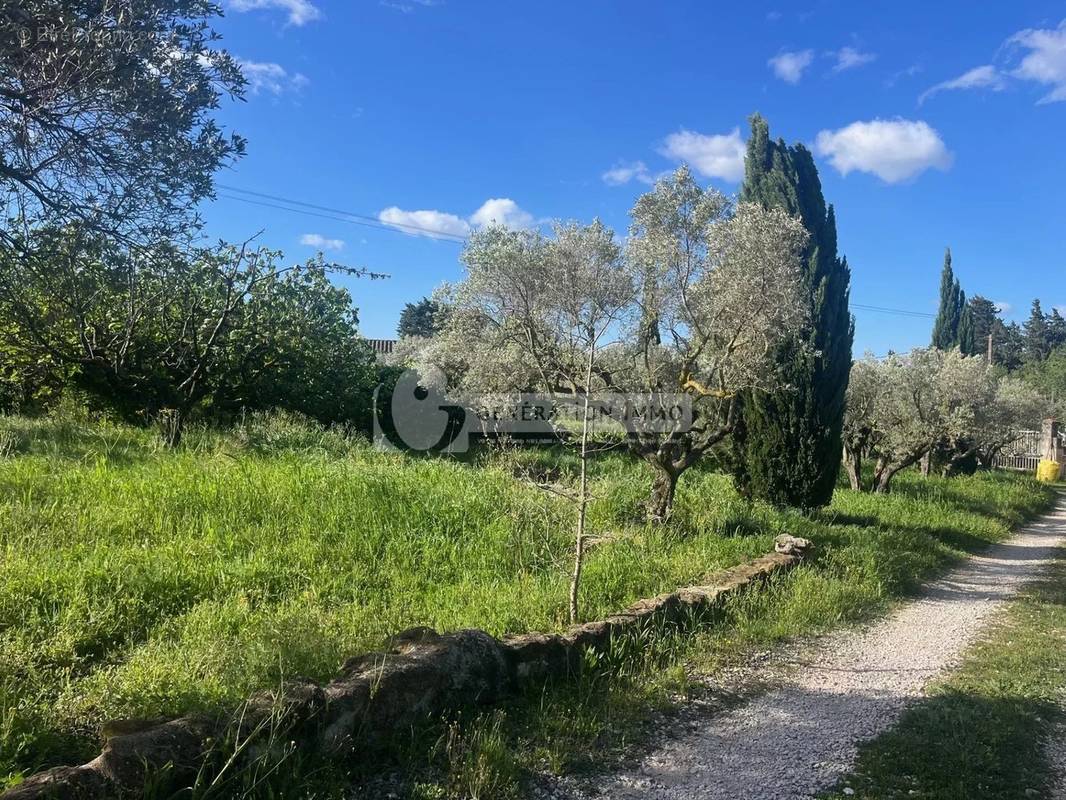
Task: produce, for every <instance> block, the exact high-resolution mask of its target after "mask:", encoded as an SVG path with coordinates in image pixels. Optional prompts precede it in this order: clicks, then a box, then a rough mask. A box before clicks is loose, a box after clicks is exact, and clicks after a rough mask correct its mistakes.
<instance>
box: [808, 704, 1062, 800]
mask: <svg viewBox="0 0 1066 800" xmlns="http://www.w3.org/2000/svg"><path fill="white" fill-rule="evenodd" d="M1057 714H1058V708H1057V707H1056V706H1055V704H1054V703H1051V702H1048V701H1041V700H1034V699H1031V698H1024V697H1010V696H1006V697H995V696H986V695H976V694H971V693H965V692H956V691H951V692H948V693H946V694H943V695H940V696H938V697H934V698H932V699H929V700H926V701H924V702H922V703H920V704H919V705H918V706H916V707H914V708H912V709H910V710H909V711H907V712H905V713H904V715H903V717H902V718H901V719H900V721H899V723H898V724H897V726H896V727H895V728H894V729H893V730H891V731H889V732H888V733H886V734H884V735H882V736H880V737H879V738H877V739H876V740H874V741H873V742H872V743H870V744H867V745H865V746H864V747H862V748H861V749H860V752H859V757H858V761H857V766H856V774H855V775H854V776H853V777H852V778H850V779H848V781H847V782H846V785H847V786H850V787H851V788H852V789H854V790H855V796H858V797H863V798H896V797H914V798H936V800H972V798H978V797H979V798H983V799H984V800H996V799H997V798H1002V799H1003V800H1006V799H1007V798H1023V797H1031V796H1038V797H1042V796H1045V793H1046V791H1047V790H1048V789H1049V787H1050V783H1051V781H1052V773H1051V770H1050V769H1049V767H1048V764H1047V763H1046V759H1045V755H1044V751H1043V747H1042V743H1043V731H1044V728H1045V726H1046V724H1047V721H1048V720H1051V719H1054V718H1055V716H1056V715H1057ZM843 796H845V795H844V794H843V793H841V792H839V791H837V792H832V793H830V794H828V795H827V797H834V798H835V797H843Z"/></svg>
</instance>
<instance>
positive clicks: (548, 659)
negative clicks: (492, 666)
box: [500, 633, 576, 685]
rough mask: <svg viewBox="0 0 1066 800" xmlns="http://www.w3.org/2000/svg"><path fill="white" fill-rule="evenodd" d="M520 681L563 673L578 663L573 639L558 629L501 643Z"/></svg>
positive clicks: (517, 683) (509, 665) (563, 674)
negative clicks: (557, 631)
mask: <svg viewBox="0 0 1066 800" xmlns="http://www.w3.org/2000/svg"><path fill="white" fill-rule="evenodd" d="M500 646H501V647H502V648H503V652H504V656H505V657H506V659H507V664H508V667H509V669H510V673H511V680H512V681H513V682H514V683H515V684H516V685H522V684H524V683H527V682H530V681H539V680H544V679H545V678H558V677H563V676H565V675H567V674H569V673H570V671H571V670H572V669H574V668H575V667H576V664H575V663H574V660H573V656H574V647H573V642H572V641H570V640H567V639H564V638H563V637H562V636H560V635H559V634H557V633H524V634H521V635H518V636H508V637H506V638H505V639H504V640H503V641H502V642H501V643H500Z"/></svg>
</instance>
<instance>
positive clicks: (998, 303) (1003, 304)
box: [992, 300, 1014, 314]
mask: <svg viewBox="0 0 1066 800" xmlns="http://www.w3.org/2000/svg"><path fill="white" fill-rule="evenodd" d="M992 305H994V306H995V307H996V308H998V309H999V313H1000V314H1010V312H1012V311H1013V310H1014V306H1013V305H1012V304H1011V303H1008V302H1007V301H1006V300H993V301H992Z"/></svg>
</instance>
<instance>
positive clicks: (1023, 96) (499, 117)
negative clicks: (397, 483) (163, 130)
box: [203, 0, 1066, 354]
mask: <svg viewBox="0 0 1066 800" xmlns="http://www.w3.org/2000/svg"><path fill="white" fill-rule="evenodd" d="M224 2H225V5H226V9H227V12H226V17H225V18H224V19H223V20H221V21H220V22H219V24H218V25H217V27H218V30H219V31H220V32H221V33H222V34H223V37H224V38H223V45H224V46H225V47H226V48H227V49H229V50H230V51H231V52H232V53H234V54H235V55H236V56H237V57H238V58H240V59H241V60H242V61H244V62H245V64H246V74H247V75H248V76H249V78H250V79H251V91H250V92H249V93H248V97H247V101H246V102H241V103H233V102H227V103H226V104H225V105H224V107H223V109H222V111H221V119H222V121H223V123H224V124H225V125H226V126H228V127H230V128H232V129H234V130H237V131H238V132H240V133H242V134H243V135H244V136H246V137H247V138H248V140H249V144H248V155H247V156H246V157H245V158H244V159H242V160H241V161H240V162H239V163H238V164H237V165H236V166H235V167H234V168H232V169H230V170H226V171H224V172H222V173H221V174H220V175H219V176H218V182H219V184H220V187H219V195H220V196H219V198H218V199H217V200H216V201H215V202H213V203H211V204H208V205H206V206H205V207H204V209H203V214H204V217H205V220H206V222H207V231H208V233H209V234H211V235H212V236H220V237H225V238H227V239H244V238H247V237H248V236H249V235H251V234H253V233H255V232H257V231H259V230H261V229H262V230H263V231H264V232H263V234H262V241H263V242H264V243H266V244H269V245H270V246H272V247H277V248H279V249H282V250H284V251H285V253H286V255H287V256H288V258H289V259H291V260H297V259H299V260H302V259H304V258H306V257H307V256H310V255H312V254H313V253H314V252H315V251H316V250H317V249H320V248H325V249H326V252H327V255H328V256H330V257H332V258H334V259H336V260H338V261H342V262H344V263H347V264H350V265H353V266H366V267H369V268H371V269H373V270H375V271H380V272H387V273H389V274H390V275H391V276H392V277H391V279H390V280H387V281H379V282H373V283H371V282H368V281H351V282H349V285H350V288H351V290H352V294H353V296H354V300H355V303H356V305H357V306H358V307H359V310H360V319H361V327H362V330H363V332H364V334H366V335H367V336H371V337H388V336H392V335H393V334H394V329H395V325H396V320H397V317H398V315H399V311H400V309H401V308H402V307H403V304H404V303H405V302H408V301H412V300H416V299H418V298H420V297H421V296H423V295H426V294H429V293H430V292H431V291H432V290H433V289H434V287H436V286H437V285H438V284H440V283H441V282H442V281H445V280H456V279H458V278H459V277H460V276H461V267H460V265H459V262H458V256H459V253H460V250H461V247H460V245H459V244H458V243H456V241H454V239H448V238H443V237H444V236H445V235H447V234H451V235H453V236H454V235H456V234H458V235H462V234H463V233H465V232H466V231H468V230H470V229H471V228H473V227H476V226H477V225H478V224H481V223H483V222H484V221H486V220H488V219H497V220H498V221H503V222H507V223H509V224H514V225H528V224H536V223H537V222H538V221H541V220H545V219H548V218H556V217H558V218H567V219H571V218H572V219H578V220H586V221H588V220H591V219H592V218H593V217H599V218H600V219H602V220H603V221H604V222H605V223H607V224H608V225H611V226H613V227H614V228H615V229H616V230H617V231H619V232H620V233H621V232H624V231H625V228H626V225H627V212H628V210H629V208H630V207H631V206H632V204H633V201H634V200H635V198H636V197H637V196H638V195H639V194H640V193H641V192H642V191H646V190H647V184H646V181H649V180H652V179H653V178H654V177H655V176H656V175H658V174H660V173H661V172H663V171H665V170H669V169H670V168H672V167H674V166H675V165H676V164H677V163H678V162H679V161H681V160H685V161H688V162H690V163H691V164H692V165H693V168H694V170H695V171H696V173H697V175H698V176H699V177H700V178H701V180H703V181H704V182H706V183H707V184H712V185H715V186H717V187H719V188H720V189H722V190H723V191H726V192H727V193H733V192H735V191H736V190H737V189H738V183H737V178H738V176H739V175H740V170H741V162H740V157H741V153H742V150H741V148H742V146H743V140H744V139H745V138H746V136H747V123H746V120H747V117H748V116H749V115H750V114H751V113H752V112H754V111H759V112H760V113H762V114H763V115H764V116H765V117H767V119H768V120H769V122H770V128H771V134H773V135H774V136H782V137H784V138H785V139H787V140H788V141H802V142H805V143H807V144H808V145H809V146H811V147H812V148H813V149H814V151H815V153H816V158H817V161H818V166H819V171H820V173H821V177H822V184H823V188H824V191H825V194H826V198H827V199H828V200H829V201H830V202H832V203H834V204H835V206H836V210H837V222H838V230H839V238H840V246H841V250H842V252H843V253H845V254H846V255H847V257H848V260H849V262H850V263H851V265H852V302H853V303H854V304H860V305H866V306H881V307H889V308H898V309H906V310H910V311H914V312H920V313H932V312H934V311H935V310H936V301H937V286H938V281H939V272H940V267H941V263H942V259H943V250H944V247H945V246H948V245H950V246H951V248H952V252H953V256H954V263H955V268H956V272H957V274H958V275H959V276H960V278H961V280H962V283H963V287H964V288H965V289H966V290H967V293H968V294H974V293H978V294H983V295H985V296H986V297H989V298H990V299H993V300H995V301H997V302H1000V303H1003V304H1005V306H1006V310H1007V313H1006V316H1008V317H1012V318H1019V319H1022V318H1024V317H1025V316H1026V315H1027V313H1028V306H1029V303H1030V302H1031V300H1032V298H1033V297H1035V296H1039V297H1041V298H1042V299H1043V301H1044V302H1045V305H1046V306H1052V305H1056V306H1061V307H1063V308H1064V309H1066V248H1064V239H1066V224H1064V223H1066V192H1064V188H1066V158H1064V157H1063V146H1062V142H1063V132H1064V131H1066V25H1064V24H1063V23H1064V20H1066V5H1064V4H1062V3H1061V2H1060V3H1052V2H1029V3H1013V4H1006V3H987V4H980V6H977V5H975V4H973V3H970V2H966V3H963V2H944V3H930V2H922V3H917V2H893V3H876V4H874V3H855V2H837V0H831V1H829V0H827V1H826V2H817V1H815V2H811V3H809V4H804V5H801V6H785V5H782V4H774V3H770V4H762V5H760V4H758V3H747V4H725V3H714V4H712V3H706V2H663V3H655V4H652V3H637V2H615V3H608V2H592V0H588V1H587V2H573V1H572V0H571V2H565V3H563V2H545V1H543V0H542V2H537V3H529V2H526V3H518V2H502V1H500V0H380V2H379V0H365V1H364V0H351V1H342V0H224ZM223 187H226V188H223ZM235 189H240V190H246V191H251V192H260V193H265V194H268V195H274V196H278V197H285V198H289V199H291V200H297V201H301V202H305V203H312V204H316V205H319V206H323V207H328V208H333V209H340V210H343V211H347V212H353V213H355V214H359V215H364V216H366V217H368V218H370V219H371V220H381V222H378V223H376V224H377V225H379V226H380V225H383V224H384V225H385V227H384V228H382V227H370V226H364V225H357V224H352V222H351V221H346V219H345V218H343V217H341V218H335V217H338V216H340V215H337V214H333V213H331V212H318V211H315V212H314V213H316V214H317V213H324V214H326V216H325V217H322V216H312V215H308V214H300V213H296V212H295V211H293V210H282V209H279V208H273V207H269V206H267V205H255V204H252V203H249V202H242V201H239V200H235V199H232V198H235V197H244V198H245V199H246V200H256V201H258V202H260V203H267V204H271V205H282V204H280V203H277V202H276V201H274V200H270V199H266V198H264V197H261V196H255V195H250V194H242V193H239V192H237V191H235ZM289 208H290V209H291V208H293V206H289ZM303 210H305V211H314V209H309V208H306V207H304V208H303ZM416 212H420V213H416ZM390 223H391V224H390ZM397 226H417V227H418V228H425V229H428V230H427V231H422V230H415V228H414V227H397ZM433 231H436V232H439V234H440V235H439V236H433V235H430V234H431V233H432V232H433ZM342 243H343V244H342ZM855 314H856V318H857V333H856V352H857V353H861V352H863V351H865V350H871V351H873V352H874V353H876V354H883V353H884V352H886V351H887V350H889V349H897V350H899V349H905V348H908V347H911V346H916V345H924V344H927V343H928V338H929V330H930V327H931V324H932V321H931V320H930V319H927V318H923V317H918V316H900V315H891V314H883V313H879V312H875V311H870V310H866V309H863V308H856V309H855Z"/></svg>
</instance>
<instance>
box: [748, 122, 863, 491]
mask: <svg viewBox="0 0 1066 800" xmlns="http://www.w3.org/2000/svg"><path fill="white" fill-rule="evenodd" d="M740 199H741V200H742V201H744V202H751V203H759V204H761V205H762V206H764V207H766V208H781V209H784V210H785V211H787V212H788V213H789V214H793V215H796V216H798V217H799V218H800V219H801V220H802V221H803V224H804V227H806V229H807V232H808V233H809V234H810V241H809V242H808V244H807V249H806V252H805V253H804V254H803V276H804V282H805V285H806V288H807V294H808V297H809V300H810V304H811V323H810V325H809V326H808V328H807V329H806V330H805V331H803V332H802V333H801V334H800V335H799V336H798V337H796V338H794V339H793V340H791V341H789V342H786V343H785V344H784V345H782V346H781V347H780V348H779V349H778V351H777V353H776V354H775V356H776V360H777V364H778V367H779V370H780V373H781V382H782V385H783V386H785V387H788V388H787V389H783V390H782V391H779V392H774V393H761V392H753V393H748V394H745V395H744V396H743V397H742V398H741V408H742V412H741V415H740V416H741V420H740V424H739V425H738V426H737V430H736V431H735V432H734V436H733V453H732V456H733V457H732V466H733V472H734V477H735V479H736V482H737V487H738V489H739V490H740V492H741V493H742V494H744V495H746V496H750V497H758V498H760V499H764V500H767V501H769V502H771V503H773V504H774V505H778V506H794V507H799V508H816V507H818V506H823V505H826V504H827V503H828V502H829V501H830V500H831V499H832V496H833V489H834V487H835V486H836V482H837V475H838V473H839V471H840V458H841V438H840V434H841V428H842V426H843V421H844V393H845V391H846V390H847V386H848V377H849V375H850V372H851V345H852V340H853V338H854V333H855V327H854V322H853V320H852V317H851V314H850V312H849V311H848V299H849V295H850V284H851V271H850V269H849V268H848V263H847V260H846V259H843V258H838V256H837V231H836V216H835V213H834V211H833V207H832V206H828V207H827V206H826V202H825V197H824V196H823V195H822V184H821V181H820V180H819V179H818V169H817V167H815V164H814V158H813V157H812V156H811V153H810V151H809V150H808V149H807V148H806V147H804V146H803V145H802V144H795V145H787V144H785V142H784V140H782V139H779V140H777V141H772V140H771V139H770V130H769V126H768V125H767V123H766V120H765V119H763V118H762V117H761V116H760V115H758V114H756V115H754V116H753V117H752V118H751V138H750V139H749V140H748V147H747V155H746V157H745V162H744V184H743V186H742V188H741V194H740Z"/></svg>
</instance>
